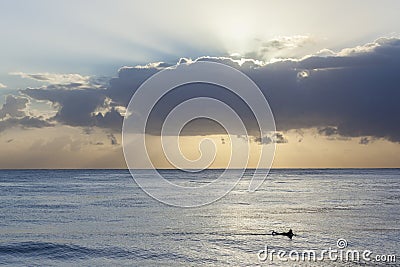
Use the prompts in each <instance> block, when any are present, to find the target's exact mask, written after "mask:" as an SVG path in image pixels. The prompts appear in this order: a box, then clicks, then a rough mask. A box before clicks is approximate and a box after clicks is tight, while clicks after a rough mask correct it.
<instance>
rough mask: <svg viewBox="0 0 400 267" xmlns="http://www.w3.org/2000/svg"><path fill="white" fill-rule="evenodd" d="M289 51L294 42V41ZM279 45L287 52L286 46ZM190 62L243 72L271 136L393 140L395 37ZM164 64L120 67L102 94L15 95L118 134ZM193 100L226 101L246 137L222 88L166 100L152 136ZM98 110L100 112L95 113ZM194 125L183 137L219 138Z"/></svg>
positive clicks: (243, 109)
mask: <svg viewBox="0 0 400 267" xmlns="http://www.w3.org/2000/svg"><path fill="white" fill-rule="evenodd" d="M280 41H281V43H279V44H278V43H274V44H270V46H271V47H281V46H285V40H280ZM286 41H287V42H289V40H286ZM291 41H293V40H291ZM297 45H302V44H301V42H300V41H299V42H298V44H297ZM286 46H289V47H290V45H289V44H286ZM195 61H214V62H220V63H224V64H228V65H230V66H232V67H234V68H237V69H239V70H241V71H243V72H244V73H245V74H247V75H248V76H249V77H250V78H251V79H252V80H253V81H254V82H255V83H256V84H257V85H258V86H259V87H260V89H261V90H262V92H263V94H264V95H265V96H266V98H267V100H268V101H269V104H270V106H271V108H272V111H273V113H274V116H275V120H276V125H277V130H279V131H287V130H292V129H304V128H317V129H319V131H320V132H319V133H320V134H322V135H327V136H329V135H337V136H339V137H344V138H350V137H364V136H370V137H372V138H385V139H387V140H390V141H393V142H400V123H399V120H398V118H399V117H400V105H398V99H400V90H398V88H399V86H400V76H399V75H398V73H400V39H396V38H380V39H378V40H376V41H375V42H372V43H370V44H366V45H364V46H358V47H355V48H350V49H343V50H342V51H339V52H337V53H335V52H332V51H328V50H324V51H321V53H319V54H318V53H317V54H316V55H309V56H306V57H303V58H301V59H285V60H276V61H274V62H273V63H264V62H261V61H258V60H254V59H246V60H245V59H237V58H236V59H232V58H229V57H201V58H198V59H196V60H189V59H185V60H180V62H181V64H183V63H186V62H189V63H191V62H195ZM167 66H169V64H165V63H159V62H158V63H151V64H148V65H145V66H136V67H123V68H121V69H119V71H118V77H115V78H112V79H111V80H110V83H109V86H107V88H101V89H98V88H95V86H92V87H91V88H78V89H74V90H70V88H69V86H72V85H71V84H61V85H59V84H58V85H57V86H54V85H49V86H47V87H42V88H36V89H26V90H22V93H24V94H26V95H28V96H30V97H32V98H34V99H38V100H48V101H51V102H52V103H53V104H54V105H55V107H57V108H58V112H57V115H56V116H55V117H54V118H53V119H54V120H56V121H58V122H61V123H63V124H67V125H72V126H83V127H91V126H98V127H103V128H109V129H114V130H120V128H121V123H122V118H123V117H122V115H121V113H120V111H121V107H126V106H127V104H128V102H129V100H130V98H131V97H132V95H133V94H134V92H135V91H136V90H137V88H138V87H139V86H140V84H141V83H143V82H144V81H145V80H146V79H147V78H149V77H150V76H151V75H153V74H154V73H156V72H158V71H160V69H163V68H165V67H167ZM197 96H209V97H214V98H216V99H220V100H222V101H224V102H226V103H227V104H228V105H230V106H231V107H233V108H234V110H235V111H236V112H237V113H238V114H239V116H240V117H241V118H242V119H243V120H244V122H245V125H246V127H247V128H248V130H249V131H250V132H251V133H252V134H254V130H255V129H256V128H257V123H256V122H255V120H254V116H253V115H252V113H251V110H250V109H249V108H248V107H247V106H246V105H245V104H244V103H243V101H241V100H240V99H238V98H237V97H235V96H234V95H232V94H230V93H229V92H226V90H224V89H222V88H219V87H217V86H213V85H205V84H191V85H187V86H184V87H182V88H177V89H176V90H173V91H172V92H171V93H169V94H167V95H166V96H165V97H164V98H163V99H162V100H161V101H160V102H159V103H158V105H157V106H156V107H155V109H154V110H153V112H152V114H151V116H150V117H151V120H152V123H150V125H149V128H150V130H151V131H152V133H154V134H157V131H159V128H160V126H161V124H162V122H163V120H164V119H165V117H166V115H167V113H168V112H169V111H170V110H171V109H172V108H173V107H175V106H176V105H177V104H178V103H181V102H182V101H184V100H186V99H190V98H193V97H197ZM99 109H102V110H105V112H98V110H99ZM197 125H198V127H197V128H195V130H194V131H192V132H190V131H188V134H197V135H199V134H208V133H220V132H221V128H220V127H215V125H213V124H212V123H208V122H199V123H198V124H197ZM252 131H253V132H252ZM261 141H263V140H260V142H261Z"/></svg>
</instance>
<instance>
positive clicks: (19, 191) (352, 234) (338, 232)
mask: <svg viewBox="0 0 400 267" xmlns="http://www.w3.org/2000/svg"><path fill="white" fill-rule="evenodd" d="M164 172H165V173H166V174H167V175H168V176H169V177H171V179H172V180H176V181H177V182H182V181H184V182H187V183H193V184H196V183H198V182H199V183H200V182H204V180H210V181H211V180H212V179H214V178H215V177H217V176H218V175H219V174H220V172H221V171H218V170H208V171H205V172H202V173H198V174H190V175H187V174H184V173H182V172H178V171H164ZM249 175H250V172H249V173H246V175H245V178H244V179H243V180H242V181H241V182H240V183H239V184H238V186H237V187H236V188H235V189H234V190H233V191H232V192H230V193H229V194H228V195H227V196H226V197H224V198H222V199H221V200H219V201H217V202H215V203H213V204H210V205H207V206H204V207H200V208H190V209H183V208H174V207H170V206H167V205H164V204H161V203H159V202H157V201H155V200H154V199H152V198H150V197H149V196H148V195H146V194H145V193H144V192H143V191H141V190H140V189H139V188H138V187H137V185H136V184H135V183H134V182H133V179H132V178H131V176H130V175H129V173H128V171H125V170H23V171H22V170H21V171H16V170H12V171H8V170H2V171H0V265H13V266H26V265H28V266H35V265H38V266H49V265H50V266H116V265H127V266H206V265H209V266H227V265H230V266H257V265H261V266H270V265H277V266H279V265H287V266H293V265H294V264H296V265H297V266H354V265H360V266H365V265H367V266H374V265H379V264H378V263H376V262H375V263H372V262H366V263H365V262H364V263H363V262H361V263H354V262H352V263H345V262H343V261H342V262H340V261H331V260H329V259H328V260H324V261H322V262H318V263H312V262H306V261H303V262H300V261H297V262H296V261H291V259H288V258H287V260H288V261H286V262H285V261H278V260H277V259H276V258H275V259H273V260H271V259H270V258H268V259H267V260H266V261H265V262H263V261H260V259H259V258H258V252H259V251H260V250H262V249H265V246H267V247H268V249H275V250H283V251H287V252H289V251H291V250H295V251H298V252H301V251H303V250H306V249H314V250H317V251H319V250H327V249H329V248H330V247H331V248H332V249H334V248H337V246H336V245H337V240H338V239H339V238H343V239H346V240H347V243H348V247H347V249H354V250H356V249H357V250H360V251H363V250H366V249H368V250H370V251H371V252H372V253H373V255H380V254H382V255H391V254H397V259H396V260H397V263H391V264H388V265H387V266H390V265H391V266H394V265H396V264H397V266H398V265H399V261H400V260H399V254H400V252H399V248H400V245H399V244H400V224H399V221H400V205H399V204H400V169H368V170H366V169H347V170H345V169H344V170H273V171H271V173H270V175H269V177H268V179H267V180H266V182H265V183H264V184H263V186H262V187H261V188H260V189H259V190H258V191H256V192H255V193H248V192H247V186H248V179H247V178H248V176H249ZM289 228H292V229H293V231H294V232H295V233H296V234H297V236H295V237H293V240H290V239H289V238H287V237H284V236H272V235H270V232H271V231H272V230H275V231H287V230H288V229H289ZM293 255H294V254H292V256H293Z"/></svg>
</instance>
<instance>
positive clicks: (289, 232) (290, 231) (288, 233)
mask: <svg viewBox="0 0 400 267" xmlns="http://www.w3.org/2000/svg"><path fill="white" fill-rule="evenodd" d="M272 235H284V236H287V237H289V238H290V239H292V237H293V236H294V234H293V231H292V229H290V230H289V231H288V232H287V233H278V232H275V231H272Z"/></svg>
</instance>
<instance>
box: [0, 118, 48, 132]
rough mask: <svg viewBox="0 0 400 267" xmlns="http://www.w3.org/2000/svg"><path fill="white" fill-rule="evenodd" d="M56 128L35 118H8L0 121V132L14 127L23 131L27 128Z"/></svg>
mask: <svg viewBox="0 0 400 267" xmlns="http://www.w3.org/2000/svg"><path fill="white" fill-rule="evenodd" d="M51 126H54V125H53V124H51V123H50V122H48V121H46V120H43V119H42V118H35V117H29V116H25V117H22V118H8V119H5V120H1V121H0V132H3V131H5V130H7V129H10V128H13V127H21V128H23V129H27V128H43V127H51Z"/></svg>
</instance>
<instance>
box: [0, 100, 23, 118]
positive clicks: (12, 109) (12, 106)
mask: <svg viewBox="0 0 400 267" xmlns="http://www.w3.org/2000/svg"><path fill="white" fill-rule="evenodd" d="M28 102H29V100H28V99H27V98H26V97H16V96H13V95H7V96H6V102H5V103H4V104H3V106H2V108H1V109H0V119H3V118H5V117H6V116H9V117H22V116H24V115H25V111H24V109H25V108H26V105H27V104H28Z"/></svg>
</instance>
